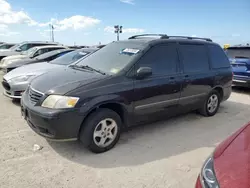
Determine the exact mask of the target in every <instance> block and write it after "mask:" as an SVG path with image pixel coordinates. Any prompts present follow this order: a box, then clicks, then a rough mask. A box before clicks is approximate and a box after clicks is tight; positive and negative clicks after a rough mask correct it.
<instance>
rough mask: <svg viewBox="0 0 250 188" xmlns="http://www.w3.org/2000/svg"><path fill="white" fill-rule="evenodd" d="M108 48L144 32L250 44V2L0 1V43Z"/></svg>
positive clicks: (127, 0) (144, 0)
mask: <svg viewBox="0 0 250 188" xmlns="http://www.w3.org/2000/svg"><path fill="white" fill-rule="evenodd" d="M50 24H53V25H54V35H55V41H57V42H60V43H63V44H67V45H73V44H76V45H96V44H99V42H100V43H101V44H106V43H108V42H111V41H114V40H116V35H115V33H114V30H113V27H114V25H122V26H123V33H122V34H121V36H120V38H121V39H127V38H128V37H129V36H132V35H137V34H143V33H164V34H167V35H185V36H197V37H209V38H212V40H213V41H215V42H217V43H219V44H221V45H222V44H231V45H233V44H240V43H250V0H209V1H208V0H42V1H39V0H0V41H4V42H15V43H18V42H22V41H27V40H43V41H44V40H51V35H50V30H49V25H50Z"/></svg>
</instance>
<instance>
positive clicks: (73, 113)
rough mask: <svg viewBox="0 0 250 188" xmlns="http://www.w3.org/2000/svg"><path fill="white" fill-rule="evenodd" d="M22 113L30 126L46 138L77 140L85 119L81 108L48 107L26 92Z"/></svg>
mask: <svg viewBox="0 0 250 188" xmlns="http://www.w3.org/2000/svg"><path fill="white" fill-rule="evenodd" d="M21 113H22V116H23V117H24V119H25V120H26V121H27V123H28V125H29V126H30V128H31V129H32V130H33V131H35V132H36V133H37V134H39V135H41V136H43V137H45V138H46V139H51V140H59V141H71V140H77V138H78V133H79V131H80V127H81V124H82V121H83V116H82V115H81V114H80V113H79V109H66V110H61V109H48V108H43V107H41V106H36V105H34V104H32V103H31V102H30V101H29V97H28V94H27V93H26V92H25V93H24V94H23V97H22V100H21Z"/></svg>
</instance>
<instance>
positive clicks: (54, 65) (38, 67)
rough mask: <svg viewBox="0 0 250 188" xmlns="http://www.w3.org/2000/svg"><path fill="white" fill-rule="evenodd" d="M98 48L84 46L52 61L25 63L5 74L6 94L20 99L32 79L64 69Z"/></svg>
mask: <svg viewBox="0 0 250 188" xmlns="http://www.w3.org/2000/svg"><path fill="white" fill-rule="evenodd" d="M97 50H98V48H83V49H79V50H75V51H73V52H70V53H68V54H66V55H64V56H61V57H59V58H56V59H55V60H53V61H50V62H41V63H36V64H31V65H24V66H22V67H19V68H17V69H14V70H13V71H10V72H9V73H7V74H6V75H4V76H3V81H2V85H3V87H4V95H5V96H7V97H9V98H12V99H20V98H21V96H22V93H23V92H24V91H25V90H26V88H27V87H28V85H29V83H30V82H31V80H32V79H34V78H35V77H37V76H40V75H42V74H45V73H47V72H50V71H53V70H55V69H61V68H62V69H64V68H65V67H66V66H68V65H70V64H74V63H76V62H78V60H79V59H82V58H85V56H87V55H89V54H91V53H94V52H95V51H97Z"/></svg>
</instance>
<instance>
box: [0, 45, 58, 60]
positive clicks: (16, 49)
mask: <svg viewBox="0 0 250 188" xmlns="http://www.w3.org/2000/svg"><path fill="white" fill-rule="evenodd" d="M45 45H59V43H57V42H47V41H27V42H22V43H20V44H17V45H15V46H12V47H11V48H9V49H0V60H1V59H3V58H4V57H7V56H10V55H18V54H20V53H21V52H23V51H26V50H28V49H30V48H33V47H36V46H45Z"/></svg>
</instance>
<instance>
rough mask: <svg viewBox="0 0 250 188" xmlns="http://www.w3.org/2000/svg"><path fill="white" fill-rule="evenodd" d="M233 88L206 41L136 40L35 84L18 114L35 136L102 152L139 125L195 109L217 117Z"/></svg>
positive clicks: (221, 58) (220, 55) (218, 54)
mask: <svg viewBox="0 0 250 188" xmlns="http://www.w3.org/2000/svg"><path fill="white" fill-rule="evenodd" d="M231 84H232V70H231V66H230V63H229V60H228V58H227V56H226V54H225V52H224V51H223V49H222V48H221V47H220V46H219V45H218V44H216V43H214V42H212V40H211V39H207V38H197V37H196V38H195V37H183V36H167V35H160V34H157V35H137V36H133V37H130V38H129V39H128V40H124V41H117V42H112V43H110V44H108V45H107V46H105V47H103V48H101V49H100V50H98V51H97V52H96V53H94V54H92V55H89V56H88V57H86V58H85V59H83V60H81V61H79V62H78V63H76V64H74V65H72V66H70V67H68V68H65V69H60V70H55V71H51V72H48V73H47V74H43V75H41V76H39V77H36V78H35V79H34V80H33V81H32V82H31V84H30V85H29V87H28V88H27V90H26V91H25V93H24V94H23V96H22V100H21V110H22V115H23V116H24V118H25V119H26V121H27V123H28V125H29V126H30V127H31V128H32V129H33V130H34V131H35V132H36V133H38V134H39V135H41V136H43V137H45V138H47V139H54V140H63V141H69V140H80V141H81V142H82V143H83V144H84V145H85V146H86V147H87V148H89V149H90V150H91V151H92V152H95V153H101V152H105V151H107V150H109V149H111V148H112V147H114V146H115V144H116V143H117V142H118V140H119V137H120V133H121V130H123V128H126V127H129V126H132V125H135V124H137V123H142V122H146V121H149V120H151V119H152V118H153V119H155V118H160V117H162V116H163V117H166V116H172V115H176V114H177V113H183V112H188V111H193V110H197V111H198V112H200V113H201V114H202V115H204V116H213V115H215V114H216V112H217V110H218V108H219V106H220V103H221V102H223V101H225V100H227V99H228V98H229V96H230V94H231Z"/></svg>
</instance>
